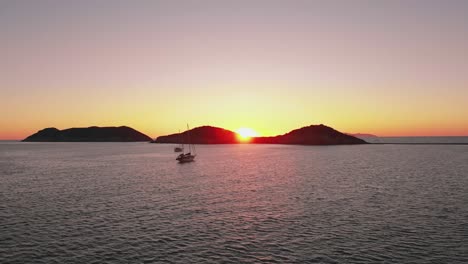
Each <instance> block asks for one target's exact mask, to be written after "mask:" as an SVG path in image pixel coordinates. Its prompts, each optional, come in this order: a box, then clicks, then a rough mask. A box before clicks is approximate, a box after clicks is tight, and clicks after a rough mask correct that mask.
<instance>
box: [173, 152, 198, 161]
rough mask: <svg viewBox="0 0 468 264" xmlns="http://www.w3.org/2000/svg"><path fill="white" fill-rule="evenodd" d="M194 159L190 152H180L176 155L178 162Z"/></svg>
mask: <svg viewBox="0 0 468 264" xmlns="http://www.w3.org/2000/svg"><path fill="white" fill-rule="evenodd" d="M194 159H195V155H193V154H192V153H190V152H189V153H182V154H180V155H179V156H177V158H176V160H177V161H179V162H180V163H184V162H192V161H194Z"/></svg>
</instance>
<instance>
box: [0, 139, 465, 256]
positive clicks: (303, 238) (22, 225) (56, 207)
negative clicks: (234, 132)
mask: <svg viewBox="0 0 468 264" xmlns="http://www.w3.org/2000/svg"><path fill="white" fill-rule="evenodd" d="M173 147H174V146H173V145H158V144H147V143H20V142H3V143H0V263H468V146H466V145H413V146H411V145H360V146H281V145H210V146H197V153H198V156H197V158H196V162H193V163H188V164H178V163H176V161H175V156H176V154H175V153H173Z"/></svg>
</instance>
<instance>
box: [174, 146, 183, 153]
mask: <svg viewBox="0 0 468 264" xmlns="http://www.w3.org/2000/svg"><path fill="white" fill-rule="evenodd" d="M182 151H184V149H183V148H181V147H175V148H174V152H182Z"/></svg>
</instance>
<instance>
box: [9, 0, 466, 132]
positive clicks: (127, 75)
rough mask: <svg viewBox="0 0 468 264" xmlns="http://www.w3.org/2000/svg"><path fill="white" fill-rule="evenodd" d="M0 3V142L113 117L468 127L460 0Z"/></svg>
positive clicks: (171, 125)
mask: <svg viewBox="0 0 468 264" xmlns="http://www.w3.org/2000/svg"><path fill="white" fill-rule="evenodd" d="M247 2H248V3H247ZM0 10H6V11H5V12H4V14H2V15H1V16H0V32H2V37H3V39H4V40H7V41H1V42H0V53H1V54H2V55H3V57H2V60H0V68H2V69H3V70H2V77H1V78H0V109H1V110H2V114H3V115H2V118H1V119H0V139H23V138H25V137H26V136H28V135H30V134H32V133H35V132H36V131H38V130H40V129H43V128H46V127H56V128H59V129H65V128H70V127H87V126H121V125H126V126H130V127H133V128H135V129H137V130H139V131H141V132H143V133H145V134H147V135H149V136H151V137H157V136H160V135H166V134H170V133H176V132H177V131H178V128H180V127H183V124H186V123H189V124H190V126H191V127H197V126H203V125H213V126H217V127H223V128H226V129H229V130H232V131H236V129H237V128H239V127H241V126H242V127H243V126H245V127H250V128H252V129H253V130H255V131H257V132H258V133H259V134H261V135H262V136H275V135H278V134H284V133H287V132H289V131H291V130H292V129H296V128H299V127H302V126H308V125H311V124H326V125H329V126H331V127H333V128H335V129H337V130H339V131H342V132H349V133H370V134H375V135H379V136H455V135H468V111H467V110H466V102H467V101H468V89H467V88H466V87H468V77H467V76H468V60H466V59H464V58H465V57H466V56H465V55H466V54H467V52H468V50H467V47H468V25H467V24H466V23H463V22H465V21H466V14H467V13H468V1H429V2H426V1H415V2H414V3H413V2H412V3H411V4H409V3H408V6H406V5H398V4H394V3H393V1H383V2H382V1H357V2H355V1H263V0H258V1H253V2H250V1H201V3H197V4H193V3H191V2H190V1H186V2H184V1H143V2H140V1H137V3H134V2H132V1H128V2H122V3H120V2H119V4H116V3H115V2H114V1H107V0H103V1H99V3H95V2H94V1H72V4H71V3H70V1H57V2H55V1H53V3H52V2H50V3H49V2H48V1H46V2H44V3H43V2H42V1H37V2H36V1H31V3H27V4H26V2H23V1H6V2H4V3H3V2H2V3H0ZM428 28H429V29H431V30H429V31H428V30H427V29H428ZM70 32H73V34H70ZM429 55H430V56H429ZM240 106H241V107H240ZM181 124H182V125H181ZM243 134H244V135H245V136H246V137H249V136H252V134H251V135H248V133H247V134H245V133H243Z"/></svg>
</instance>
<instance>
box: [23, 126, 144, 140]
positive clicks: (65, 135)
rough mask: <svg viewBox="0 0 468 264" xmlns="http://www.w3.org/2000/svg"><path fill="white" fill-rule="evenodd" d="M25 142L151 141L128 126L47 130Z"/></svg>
mask: <svg viewBox="0 0 468 264" xmlns="http://www.w3.org/2000/svg"><path fill="white" fill-rule="evenodd" d="M23 141H24V142H139V141H146V142H149V141H151V138H150V137H148V136H147V135H145V134H143V133H141V132H139V131H137V130H135V129H133V128H131V127H127V126H120V127H97V126H92V127H82V128H68V129H64V130H59V129H57V128H54V127H51V128H45V129H43V130H40V131H38V132H37V133H35V134H33V135H31V136H29V137H27V138H25V139H24V140H23Z"/></svg>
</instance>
